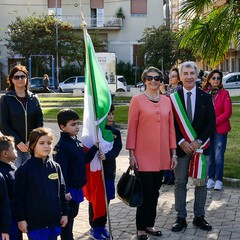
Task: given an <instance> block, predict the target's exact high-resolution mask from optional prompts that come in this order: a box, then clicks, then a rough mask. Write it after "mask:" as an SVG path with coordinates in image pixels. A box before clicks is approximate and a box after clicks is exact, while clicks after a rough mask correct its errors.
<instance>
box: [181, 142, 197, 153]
mask: <svg viewBox="0 0 240 240" xmlns="http://www.w3.org/2000/svg"><path fill="white" fill-rule="evenodd" d="M180 147H181V148H182V150H183V151H184V152H185V153H186V154H188V155H192V154H193V152H194V150H195V148H194V147H193V146H192V145H191V144H190V143H189V142H187V141H183V142H182V143H181V144H180Z"/></svg>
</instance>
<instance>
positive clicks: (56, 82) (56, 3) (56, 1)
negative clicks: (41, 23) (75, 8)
mask: <svg viewBox="0 0 240 240" xmlns="http://www.w3.org/2000/svg"><path fill="white" fill-rule="evenodd" d="M55 8H56V74H57V76H56V81H55V87H56V88H57V87H58V85H59V67H58V0H55Z"/></svg>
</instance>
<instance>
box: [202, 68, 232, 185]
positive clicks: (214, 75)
mask: <svg viewBox="0 0 240 240" xmlns="http://www.w3.org/2000/svg"><path fill="white" fill-rule="evenodd" d="M222 77H223V75H222V72H221V71H219V70H218V69H214V70H213V71H211V72H210V73H209V75H208V77H207V78H206V79H205V80H204V82H203V85H202V88H203V90H204V91H206V92H208V93H209V94H211V95H212V100H213V104H214V109H215V114H216V130H215V132H214V133H213V135H212V136H211V138H210V155H209V165H208V182H207V188H208V189H211V188H214V190H222V188H223V183H222V181H223V169H224V153H225V150H226V146H227V135H228V132H229V131H230V130H231V125H230V117H231V115H232V102H231V98H230V96H229V93H228V91H227V90H224V89H223V85H222Z"/></svg>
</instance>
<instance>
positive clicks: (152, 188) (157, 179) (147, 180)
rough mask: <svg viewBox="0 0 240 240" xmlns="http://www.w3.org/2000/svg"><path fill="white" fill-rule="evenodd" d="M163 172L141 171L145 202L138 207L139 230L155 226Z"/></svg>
mask: <svg viewBox="0 0 240 240" xmlns="http://www.w3.org/2000/svg"><path fill="white" fill-rule="evenodd" d="M163 172H164V171H159V172H139V176H140V179H141V181H142V186H143V203H142V205H141V206H140V207H138V208H137V213H136V226H137V230H143V231H144V230H145V229H146V228H147V227H154V223H155V218H156V214H157V202H158V197H159V189H160V187H161V185H162V178H163Z"/></svg>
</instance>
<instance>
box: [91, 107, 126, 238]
mask: <svg viewBox="0 0 240 240" xmlns="http://www.w3.org/2000/svg"><path fill="white" fill-rule="evenodd" d="M113 125H114V105H111V108H110V111H109V113H108V115H107V121H106V126H105V129H108V130H111V131H112V133H113V135H114V142H113V147H112V149H111V150H110V151H109V152H107V153H105V158H106V159H105V160H104V161H103V170H104V178H105V186H106V193H107V200H108V203H109V202H110V200H111V199H114V198H115V186H114V181H115V177H116V158H117V156H118V155H119V153H120V151H121V149H122V139H121V133H120V131H119V130H118V129H117V128H115V127H114V126H113ZM100 160H101V159H100ZM93 217H94V212H93V207H92V204H91V203H90V202H89V224H90V226H91V230H90V237H91V238H92V239H97V240H98V239H109V238H110V234H109V232H108V230H107V229H106V227H105V225H106V222H107V215H105V216H102V217H100V218H96V219H94V220H93Z"/></svg>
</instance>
